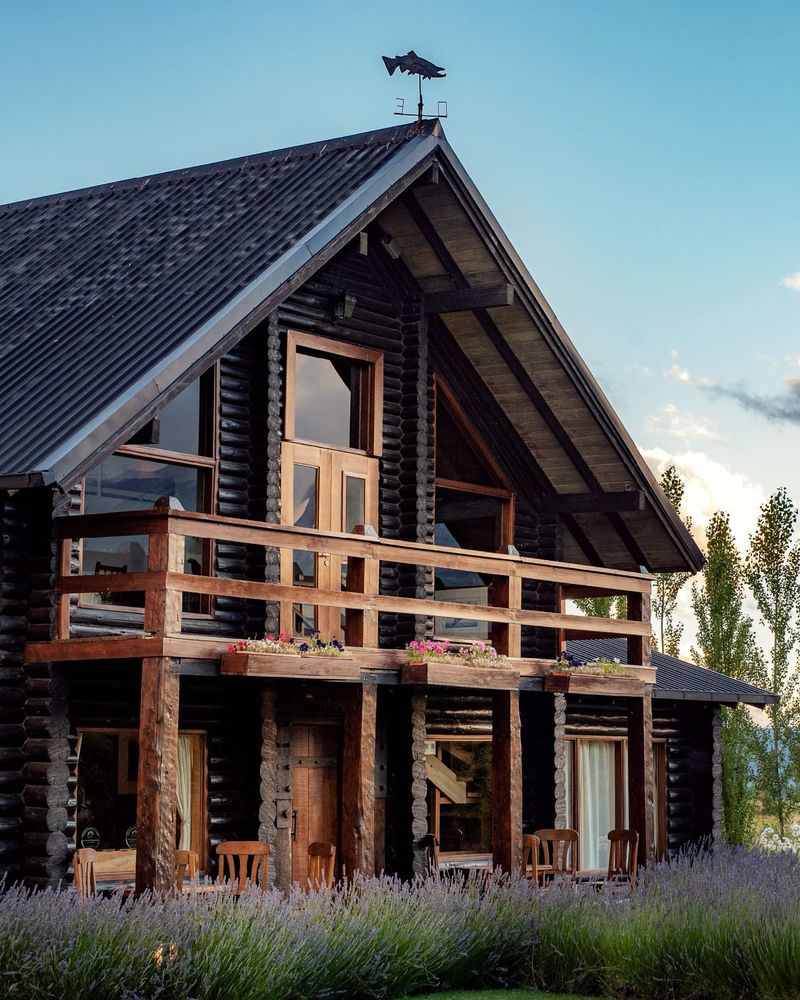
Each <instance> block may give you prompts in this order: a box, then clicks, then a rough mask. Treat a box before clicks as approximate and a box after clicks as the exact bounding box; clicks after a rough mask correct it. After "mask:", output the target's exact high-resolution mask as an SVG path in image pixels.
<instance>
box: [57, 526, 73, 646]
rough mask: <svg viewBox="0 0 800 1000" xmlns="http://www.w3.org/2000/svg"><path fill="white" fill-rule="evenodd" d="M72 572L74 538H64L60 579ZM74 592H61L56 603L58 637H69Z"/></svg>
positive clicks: (60, 553) (61, 544)
mask: <svg viewBox="0 0 800 1000" xmlns="http://www.w3.org/2000/svg"><path fill="white" fill-rule="evenodd" d="M71 573H72V539H71V538H62V539H61V541H60V542H59V552H58V581H59V583H61V581H63V580H65V579H66V578H67V577H68V576H70V575H71ZM71 597H72V594H70V593H63V592H62V593H59V595H58V598H57V605H56V639H69V615H70V600H71Z"/></svg>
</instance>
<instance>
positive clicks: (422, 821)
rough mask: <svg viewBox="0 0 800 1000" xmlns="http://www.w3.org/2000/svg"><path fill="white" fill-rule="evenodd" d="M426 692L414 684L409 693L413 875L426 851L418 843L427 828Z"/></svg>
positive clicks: (422, 867) (420, 870)
mask: <svg viewBox="0 0 800 1000" xmlns="http://www.w3.org/2000/svg"><path fill="white" fill-rule="evenodd" d="M427 705H428V696H427V694H426V693H425V690H424V688H415V689H414V692H413V694H412V695H411V704H410V713H411V719H410V722H411V746H410V748H409V749H410V751H411V841H412V845H413V859H412V868H413V873H414V875H424V874H425V873H426V872H427V867H428V854H427V851H426V850H425V848H424V847H420V846H419V845H420V841H421V839H422V838H423V837H424V836H425V835H426V834H427V832H428V772H427V766H426V764H425V712H426V709H427Z"/></svg>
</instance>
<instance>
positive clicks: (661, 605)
mask: <svg viewBox="0 0 800 1000" xmlns="http://www.w3.org/2000/svg"><path fill="white" fill-rule="evenodd" d="M685 488H686V484H685V483H684V481H683V480H682V479H681V477H680V475H679V474H678V470H677V469H676V468H675V466H674V465H670V467H669V468H668V469H665V470H664V474H663V476H662V477H661V489H662V490H663V491H664V493H666V495H667V499H668V500H669V502H670V503H671V504H672V506H673V507H674V508H675V510H676V511H677V513H678V514H680V512H681V504H682V503H683V494H684V490H685ZM684 523H685V525H686V527H687V529H689V530H691V526H692V522H691V520H690V519H687V520H686V521H685V522H684ZM691 575H692V574H691V573H656V578H655V583H654V584H653V602H652V610H653V620H654V622H655V628H656V634H655V642H656V645H657V647H658V648H659V649H660V650H661V652H662V653H668V654H669V655H670V656H679V655H680V645H681V636H682V635H683V622H679V621H676V619H675V609H676V608H677V606H678V595H679V594H680V592H681V590H682V589H683V585H684V584H685V583H686V581H687V580H688V579H689V577H690V576H691Z"/></svg>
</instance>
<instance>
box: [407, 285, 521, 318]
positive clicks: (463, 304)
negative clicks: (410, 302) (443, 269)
mask: <svg viewBox="0 0 800 1000" xmlns="http://www.w3.org/2000/svg"><path fill="white" fill-rule="evenodd" d="M513 304H514V286H513V285H509V284H508V283H507V282H506V283H504V284H502V285H493V286H491V287H490V288H468V289H456V290H454V291H446V292H426V293H425V294H424V295H423V296H422V311H423V312H426V313H429V314H431V313H449V312H468V311H469V310H471V309H493V308H497V307H499V306H510V305H513Z"/></svg>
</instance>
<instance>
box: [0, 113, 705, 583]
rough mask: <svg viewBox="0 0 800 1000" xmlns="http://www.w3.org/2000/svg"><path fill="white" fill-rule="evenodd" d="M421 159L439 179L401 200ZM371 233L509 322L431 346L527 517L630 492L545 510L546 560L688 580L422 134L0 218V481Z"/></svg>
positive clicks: (161, 385)
mask: <svg viewBox="0 0 800 1000" xmlns="http://www.w3.org/2000/svg"><path fill="white" fill-rule="evenodd" d="M434 162H435V164H436V165H437V167H438V168H440V172H441V175H442V179H441V183H430V184H427V183H426V184H424V185H422V186H420V185H418V184H415V182H417V181H418V180H420V178H422V177H423V175H424V174H427V172H428V169H429V167H431V165H432V164H434ZM428 176H430V175H429V174H428ZM437 176H438V175H437ZM373 223H374V224H375V225H376V226H378V227H379V231H381V232H383V233H385V234H387V235H388V236H390V237H392V238H393V239H394V240H395V242H396V244H397V245H399V246H400V248H401V252H402V260H401V263H402V265H403V266H404V267H405V268H406V270H407V273H408V274H409V275H410V278H411V280H412V281H414V282H416V283H417V287H418V289H419V290H420V291H421V292H424V293H428V292H430V291H432V290H437V289H438V290H440V291H442V290H444V291H447V290H448V289H453V288H455V289H465V288H466V289H477V288H487V287H489V286H491V285H496V284H497V282H498V281H499V280H500V281H505V282H508V283H510V284H511V285H513V288H514V290H515V292H516V296H515V299H514V302H513V305H512V306H510V307H507V308H486V309H479V308H474V309H468V310H466V311H461V312H453V313H449V314H447V315H444V316H442V317H440V318H439V319H437V320H436V322H435V323H434V324H433V327H432V336H433V337H434V339H435V338H437V337H439V338H448V337H452V338H453V341H454V343H455V344H456V349H457V350H458V351H460V352H462V353H463V356H464V357H465V358H466V361H467V363H468V364H469V365H471V366H472V368H473V370H474V371H475V373H476V375H477V377H478V379H479V380H480V383H481V385H482V387H483V388H482V390H481V391H484V390H485V391H486V392H488V393H489V394H491V396H492V397H493V398H494V399H495V400H497V402H498V405H500V406H501V407H502V409H503V411H504V417H505V419H507V420H508V421H509V423H510V424H511V425H512V426H513V427H514V428H515V431H516V433H517V434H518V439H519V441H521V442H522V445H521V447H523V448H524V449H526V452H527V453H528V454H529V455H530V461H529V467H527V466H526V470H525V477H526V479H527V480H528V481H529V483H530V496H532V497H533V499H534V501H535V500H536V497H537V496H544V495H547V494H549V495H550V497H551V499H552V498H554V497H555V498H556V499H557V498H558V496H559V494H575V493H578V494H581V493H587V492H588V493H590V494H591V495H592V497H597V496H602V495H605V494H606V493H615V494H616V495H617V496H619V495H621V493H622V492H624V491H633V492H634V493H640V494H641V495H642V496H643V497H644V499H645V503H644V505H643V509H642V507H637V508H636V509H633V508H630V507H628V506H625V507H624V509H623V510H624V512H618V511H617V510H616V509H615V510H611V511H605V512H603V511H597V512H594V513H593V512H586V511H582V512H578V513H574V514H569V515H568V516H567V515H565V516H564V524H565V526H566V527H567V533H566V535H565V538H566V544H565V552H564V557H565V558H566V559H567V560H570V561H574V562H594V563H598V564H603V565H606V566H612V567H620V568H624V569H638V568H639V567H640V565H643V566H645V567H647V568H648V569H651V570H671V569H684V570H685V569H687V568H688V569H698V568H699V567H700V566H701V565H702V562H703V557H702V554H701V553H700V551H699V549H698V548H697V546H696V545H695V543H694V542H693V540H692V539H691V537H690V536H689V534H688V532H687V531H686V530H685V528H684V527H683V525H682V524H681V523H680V521H679V519H678V518H677V515H676V514H675V512H674V511H673V510H672V507H671V505H670V504H669V502H668V501H667V500H666V498H665V497H664V495H663V493H662V492H661V490H660V489H659V487H658V485H657V484H656V482H655V480H654V479H653V476H652V474H651V472H650V470H649V469H648V468H647V465H646V463H645V462H644V460H643V459H642V457H641V455H640V454H639V452H638V450H637V449H636V447H635V445H634V444H633V442H632V441H631V439H630V437H629V436H628V435H627V433H626V432H625V430H624V428H623V427H622V425H621V423H620V421H619V420H618V418H617V417H616V414H615V413H614V411H613V409H612V408H611V406H610V404H609V403H608V401H607V400H606V398H605V396H604V395H603V393H602V391H601V390H600V388H599V387H598V385H597V383H596V382H595V381H594V379H593V378H592V376H591V373H590V372H589V371H588V369H587V368H586V366H585V364H584V363H583V361H582V359H581V358H580V356H579V355H578V353H577V351H576V350H575V348H574V346H573V345H572V344H571V342H570V341H569V338H568V337H567V336H566V334H565V333H564V331H563V329H562V328H561V326H560V325H559V323H558V320H557V319H556V317H555V315H554V314H553V312H552V310H551V309H550V307H549V305H548V304H547V302H546V300H545V299H544V296H543V295H542V293H541V292H540V291H539V289H538V288H537V286H536V284H535V283H534V281H533V279H532V278H531V276H530V274H529V273H528V272H527V270H526V269H525V267H524V265H523V264H522V262H521V260H520V259H519V257H518V255H517V254H516V252H515V251H514V249H513V247H512V246H511V244H510V242H509V241H508V238H507V237H506V236H505V234H504V233H503V231H502V229H501V228H500V226H499V225H498V223H497V221H496V220H495V219H494V217H493V216H492V214H491V212H490V211H489V209H488V207H487V206H486V204H485V202H484V201H483V199H482V198H481V196H480V194H479V193H478V192H477V190H476V189H475V187H474V185H473V184H472V182H471V180H470V178H469V177H468V175H467V174H466V172H465V170H464V168H463V167H462V165H461V164H460V163H459V161H458V158H457V157H456V156H455V154H454V153H453V151H452V149H451V148H450V146H449V144H448V143H447V141H446V140H445V138H444V135H443V133H442V130H441V126H440V124H439V123H438V122H437V121H427V122H421V123H419V124H418V123H414V124H412V125H406V126H401V127H398V128H389V129H383V130H380V131H377V132H370V133H363V134H361V135H355V136H349V137H345V138H341V139H335V140H332V141H329V142H322V143H314V144H312V145H306V146H298V147H293V148H289V149H284V150H279V151H276V152H271V153H263V154H260V155H258V156H252V157H244V158H240V159H236V160H229V161H225V162H221V163H216V164H209V165H206V166H200V167H193V168H189V169H186V170H178V171H172V172H169V173H165V174H158V175H154V176H152V177H144V178H136V179H133V180H128V181H122V182H119V183H115V184H106V185H101V186H98V187H93V188H86V189H84V190H81V191H74V192H70V193H67V194H61V195H53V196H49V197H46V198H37V199H33V200H31V201H27V202H20V203H17V204H13V205H8V206H5V207H0V426H2V428H3V434H2V438H0V487H6V488H17V487H22V486H25V485H35V484H37V483H60V484H62V485H65V486H69V485H71V483H72V482H74V481H75V479H76V478H77V477H78V476H79V475H81V474H82V473H83V472H84V471H86V469H87V468H89V467H90V466H91V465H92V464H94V463H95V462H96V461H97V460H98V459H99V458H100V457H102V455H103V454H106V453H108V452H110V451H111V450H113V448H115V447H116V446H117V445H119V444H120V443H122V442H124V441H125V440H126V439H127V438H129V437H130V436H131V434H132V433H133V432H134V431H135V430H136V429H138V427H140V426H141V425H142V424H143V423H144V422H145V421H146V420H147V419H149V418H150V416H152V414H153V412H154V410H155V408H156V405H163V403H164V402H166V401H167V400H168V399H170V398H171V397H172V396H174V395H175V394H176V393H177V392H179V391H180V389H182V388H183V387H184V386H185V385H186V384H188V383H189V382H190V381H191V380H192V379H193V378H196V377H197V376H198V375H199V374H200V373H201V372H202V371H204V370H205V369H206V368H208V367H209V366H210V365H211V364H212V363H213V362H214V361H215V360H216V359H217V358H218V357H220V356H222V355H223V354H224V353H225V352H226V351H227V350H229V349H230V347H231V346H233V344H234V343H235V342H236V341H237V340H239V339H241V337H243V336H245V335H246V334H247V333H248V332H249V331H250V330H251V329H253V328H254V327H255V326H256V325H257V324H258V323H260V322H261V321H262V320H263V319H264V318H265V317H266V316H267V315H268V314H269V313H270V312H271V311H272V310H274V309H275V308H276V307H277V306H278V305H279V304H280V303H281V302H282V301H283V300H284V299H285V298H287V297H288V296H289V295H290V294H291V293H292V292H293V291H294V290H295V289H296V288H298V287H299V286H300V285H301V284H302V282H303V281H305V280H307V279H308V278H309V277H310V276H311V275H312V274H313V273H314V272H315V271H317V270H318V269H319V268H321V267H322V266H323V265H324V264H325V262H326V261H327V260H328V259H330V257H331V256H332V255H333V254H334V253H336V252H337V251H338V250H339V249H341V248H342V247H343V246H345V245H346V244H347V243H348V242H349V241H350V240H351V239H352V238H353V237H354V236H355V235H357V234H358V232H359V231H360V230H362V229H364V228H365V227H368V226H369V225H371V224H373ZM343 333H346V330H345V329H344V328H343Z"/></svg>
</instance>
